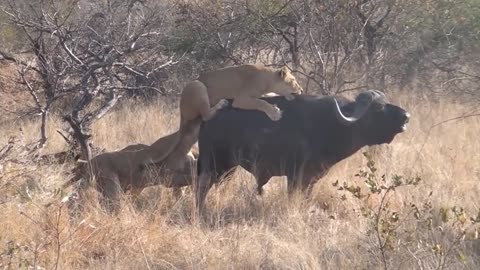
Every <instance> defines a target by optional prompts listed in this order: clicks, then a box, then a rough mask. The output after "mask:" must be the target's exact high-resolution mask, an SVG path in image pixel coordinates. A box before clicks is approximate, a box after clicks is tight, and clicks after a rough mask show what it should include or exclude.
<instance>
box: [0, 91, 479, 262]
mask: <svg viewBox="0 0 480 270" xmlns="http://www.w3.org/2000/svg"><path fill="white" fill-rule="evenodd" d="M391 99H392V101H394V102H395V103H399V104H400V105H401V106H403V107H405V108H407V109H408V111H410V112H411V114H412V120H411V123H410V125H409V128H408V130H407V131H406V133H404V134H401V135H399V136H398V137H397V138H396V139H395V140H394V142H393V143H392V144H391V145H383V146H381V147H375V149H373V150H372V149H371V150H372V152H374V153H375V155H374V157H375V161H376V162H377V167H378V169H379V170H380V172H382V173H383V172H385V173H386V174H387V176H391V175H392V174H395V173H396V174H401V175H405V176H415V175H419V176H421V177H422V182H421V183H420V185H419V186H417V187H405V188H399V189H398V190H397V191H395V193H394V196H392V199H391V204H390V208H391V209H396V210H398V211H399V212H400V213H402V214H403V213H404V212H408V211H409V209H410V208H409V206H408V205H409V203H411V202H413V203H416V204H418V205H421V204H422V203H423V202H425V200H427V199H429V200H430V201H431V204H432V206H433V210H434V213H437V212H435V211H438V209H439V208H440V207H451V206H453V205H457V206H463V207H464V208H465V209H466V210H467V213H476V212H477V211H478V209H479V206H480V205H479V204H480V200H479V199H478V194H479V193H480V186H479V185H478V180H479V178H480V168H479V167H478V164H480V141H479V140H478V134H479V133H480V123H479V121H480V120H479V119H478V118H468V119H464V120H460V121H455V122H449V123H446V124H444V125H440V126H437V127H435V128H433V129H430V127H431V126H432V125H434V124H435V123H438V122H440V121H443V120H445V119H448V118H451V117H454V116H457V115H459V114H461V113H462V112H464V111H465V110H466V109H467V108H466V107H465V106H466V105H462V104H456V103H454V102H453V101H447V100H446V99H445V100H444V101H441V102H433V101H429V100H419V99H417V98H412V97H408V96H406V95H398V96H395V97H394V98H391ZM176 113H177V109H176V107H169V106H165V105H164V104H162V103H161V102H158V103H155V104H152V105H148V106H141V105H138V104H135V103H129V104H128V105H126V106H125V107H123V108H121V109H119V110H117V111H116V112H114V113H112V114H110V115H108V116H106V117H105V118H103V119H102V120H101V121H99V122H98V123H96V125H95V127H94V134H93V135H94V138H95V141H94V143H95V144H96V145H98V146H100V147H104V148H105V149H106V150H114V149H118V148H121V147H124V146H125V145H127V144H132V143H151V142H153V141H154V140H156V139H157V138H159V137H160V136H163V135H166V134H168V133H170V132H172V131H174V130H175V129H176V128H177V125H178V118H177V116H176ZM58 125H60V124H59V122H58V121H57V120H56V119H52V121H51V123H50V128H49V133H50V140H49V142H48V146H47V149H46V151H47V152H55V151H58V150H61V149H62V148H63V147H64V145H63V142H62V139H61V138H60V137H59V136H58V135H56V134H55V132H54V130H55V128H56V127H57V126H58ZM20 127H21V128H22V130H23V131H24V135H23V136H24V137H23V141H24V142H25V143H26V142H30V141H33V140H35V138H36V136H37V134H38V132H37V130H38V129H37V127H38V124H37V123H32V122H17V123H7V124H3V126H2V129H1V133H0V145H3V144H5V143H6V139H7V136H8V135H10V134H18V129H19V128H20ZM140 131H141V132H140ZM364 150H365V149H364ZM365 164H366V160H365V159H364V158H363V156H362V155H361V153H357V154H355V155H354V156H352V157H351V158H349V159H347V160H345V161H342V162H341V163H339V164H337V166H336V167H334V168H333V169H332V171H331V172H330V173H329V174H328V175H327V176H326V177H325V178H324V179H323V180H322V181H320V182H319V183H318V184H317V185H316V186H315V188H314V193H313V194H314V196H313V199H312V200H310V201H306V200H303V199H302V197H301V196H296V197H295V198H294V199H293V200H292V201H290V202H289V201H288V200H287V197H286V181H285V179H284V178H282V177H277V178H274V179H272V180H271V181H270V182H269V183H268V184H267V185H266V186H265V194H264V196H263V197H258V196H257V195H255V189H254V179H253V178H252V177H251V176H250V175H249V174H248V173H246V172H245V171H243V170H242V169H240V170H238V172H237V173H236V176H235V178H234V179H233V180H232V181H230V182H228V183H225V184H223V185H220V186H218V187H216V188H213V189H212V190H211V191H210V193H209V194H208V197H207V208H208V211H207V223H206V224H205V225H204V226H196V225H192V224H191V223H190V215H191V210H192V209H191V206H192V195H191V193H189V192H186V195H185V196H184V197H183V198H182V199H181V200H180V201H177V202H175V201H174V200H173V199H172V196H171V194H170V190H168V189H166V188H162V187H153V188H149V189H147V190H145V192H144V194H142V198H141V201H140V202H139V203H137V204H132V203H129V202H128V201H125V203H124V205H123V207H122V212H121V214H120V215H119V216H118V217H110V216H107V215H105V214H104V213H103V212H102V211H101V208H99V207H98V206H96V205H95V202H92V205H91V207H90V208H89V210H88V211H87V212H86V216H85V220H84V221H83V222H82V223H80V224H78V223H70V222H69V220H68V216H67V215H68V214H67V211H66V209H65V205H64V204H63V203H61V202H60V201H59V196H56V195H55V193H54V190H55V188H56V187H58V186H59V185H60V184H61V183H62V182H63V181H65V180H66V176H65V172H66V171H67V169H68V168H67V166H59V165H50V166H38V165H34V164H28V163H27V164H15V163H8V164H4V168H3V172H2V175H1V176H0V265H1V267H2V268H4V269H27V268H28V267H31V266H38V267H42V268H41V269H47V268H48V269H52V268H53V269H381V268H383V266H382V259H381V252H380V249H379V248H378V246H377V241H376V238H375V236H374V235H373V234H369V233H368V230H369V229H371V228H372V225H371V220H370V219H368V218H365V217H363V216H362V215H360V212H359V210H360V207H361V206H363V205H369V206H371V207H375V206H377V205H378V201H379V198H378V197H375V196H371V197H370V198H369V199H368V200H366V204H364V202H363V201H361V200H358V199H356V198H354V197H353V196H351V194H348V193H346V192H342V191H338V190H337V189H336V188H335V187H334V186H332V183H333V182H335V181H336V180H339V182H340V183H342V182H344V181H348V182H349V183H356V184H358V185H360V186H363V184H362V183H363V182H362V181H361V179H359V178H357V177H354V175H355V173H357V172H358V170H359V169H360V168H364V167H365ZM363 190H364V191H366V189H365V188H363ZM430 191H432V192H433V193H432V195H431V197H428V196H427V195H428V194H429V193H430ZM342 196H344V198H343V199H342ZM52 201H54V203H53V204H52V205H50V206H49V207H44V204H46V203H48V202H52ZM402 217H406V216H405V215H402ZM426 219H427V218H426V217H425V220H426ZM432 222H433V228H432V229H428V228H424V227H422V226H420V225H419V223H418V221H416V220H414V219H412V218H411V217H410V216H409V218H406V221H405V222H404V223H403V226H402V227H401V229H402V232H401V233H400V232H399V234H398V240H397V241H396V242H395V243H396V247H397V248H396V249H395V250H394V251H388V253H387V255H388V257H387V265H388V266H389V267H391V268H397V269H436V268H437V267H438V266H439V263H440V264H441V263H442V262H443V261H441V260H442V258H447V259H448V260H445V263H452V264H446V265H445V269H476V268H478V267H480V256H479V252H480V248H479V245H478V243H477V241H478V240H475V241H473V242H472V241H460V242H458V243H457V242H455V241H454V239H455V237H456V236H458V234H456V233H457V232H458V230H457V229H456V227H454V226H450V225H447V224H440V225H442V230H438V227H436V226H437V225H438V224H437V223H438V222H436V221H435V219H434V220H433V221H432ZM404 230H407V231H408V232H404ZM412 238H413V239H412ZM435 245H439V247H440V248H441V249H442V250H444V253H443V256H442V254H441V252H436V251H435V250H436V249H435V248H434V247H435ZM450 246H452V247H453V248H452V250H451V252H449V253H447V252H446V251H447V248H448V247H450ZM28 269H30V268H28ZM39 269H40V268H39Z"/></svg>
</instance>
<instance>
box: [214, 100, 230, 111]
mask: <svg viewBox="0 0 480 270" xmlns="http://www.w3.org/2000/svg"><path fill="white" fill-rule="evenodd" d="M217 105H218V108H219V109H221V108H223V107H226V106H227V105H228V100H226V99H221V100H220V101H219V102H218V103H217Z"/></svg>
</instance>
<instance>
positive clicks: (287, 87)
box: [272, 67, 303, 97]
mask: <svg viewBox="0 0 480 270" xmlns="http://www.w3.org/2000/svg"><path fill="white" fill-rule="evenodd" d="M277 74H278V77H279V80H278V82H277V83H276V84H275V85H274V89H272V90H273V92H275V93H277V94H279V95H282V96H287V97H288V96H291V95H290V94H292V93H295V94H301V93H302V92H303V88H302V87H301V86H300V84H299V83H298V82H297V79H295V76H293V75H292V73H290V71H289V70H288V68H287V67H283V68H281V69H280V70H279V71H278V72H277Z"/></svg>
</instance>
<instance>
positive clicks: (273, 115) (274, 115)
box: [267, 106, 282, 121]
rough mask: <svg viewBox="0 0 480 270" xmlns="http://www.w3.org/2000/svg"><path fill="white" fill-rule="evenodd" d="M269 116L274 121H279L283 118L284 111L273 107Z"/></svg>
mask: <svg viewBox="0 0 480 270" xmlns="http://www.w3.org/2000/svg"><path fill="white" fill-rule="evenodd" d="M267 115H268V117H270V119H271V120H272V121H278V120H280V118H282V111H281V110H280V109H279V108H278V107H277V106H272V111H271V112H270V113H268V114H267Z"/></svg>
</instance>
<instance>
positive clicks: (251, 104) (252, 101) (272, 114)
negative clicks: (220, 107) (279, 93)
mask: <svg viewBox="0 0 480 270" xmlns="http://www.w3.org/2000/svg"><path fill="white" fill-rule="evenodd" d="M232 107H234V108H238V109H245V110H258V111H262V112H264V113H265V114H266V115H267V116H268V117H269V118H270V119H271V120H272V121H278V120H280V118H282V111H281V110H280V109H279V108H278V107H277V106H275V105H272V104H270V103H268V102H266V101H265V100H262V99H258V98H254V97H248V96H241V97H236V98H235V99H234V100H233V103H232Z"/></svg>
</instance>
